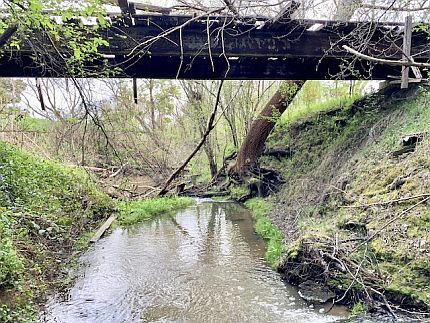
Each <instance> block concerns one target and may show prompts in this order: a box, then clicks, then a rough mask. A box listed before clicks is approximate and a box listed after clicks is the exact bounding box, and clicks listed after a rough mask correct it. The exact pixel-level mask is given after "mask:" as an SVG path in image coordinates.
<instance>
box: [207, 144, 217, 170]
mask: <svg viewBox="0 0 430 323" xmlns="http://www.w3.org/2000/svg"><path fill="white" fill-rule="evenodd" d="M204 150H205V153H206V156H207V157H208V162H209V168H210V171H211V178H214V177H215V176H216V174H217V173H218V166H217V164H216V160H215V156H214V152H213V149H212V147H211V145H210V143H205V145H204Z"/></svg>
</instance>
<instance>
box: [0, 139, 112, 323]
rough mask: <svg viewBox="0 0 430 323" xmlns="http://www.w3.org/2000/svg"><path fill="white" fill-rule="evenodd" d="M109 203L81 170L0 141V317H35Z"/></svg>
mask: <svg viewBox="0 0 430 323" xmlns="http://www.w3.org/2000/svg"><path fill="white" fill-rule="evenodd" d="M111 203H112V202H111V200H110V199H109V198H108V197H107V195H105V194H104V193H102V192H100V191H99V190H98V189H97V188H96V186H95V185H94V184H93V183H92V181H91V180H90V179H89V177H88V176H87V174H86V173H85V172H83V171H81V170H78V169H76V168H70V167H66V166H62V165H59V164H56V163H54V162H50V161H46V160H42V159H40V158H37V157H35V156H33V155H31V154H28V153H25V152H23V151H21V150H19V149H16V148H14V147H12V146H10V145H8V144H5V143H3V142H0V305H1V306H0V322H30V321H33V320H36V317H37V309H38V306H37V302H38V301H39V300H42V301H43V297H44V296H45V295H46V293H47V291H49V290H50V289H52V288H54V287H58V286H61V285H62V284H63V283H64V279H65V278H66V275H65V274H66V273H67V272H66V270H67V266H65V265H66V264H67V263H68V262H69V261H70V255H71V253H72V251H73V250H76V249H78V248H79V247H80V246H82V245H83V244H85V239H86V237H87V236H88V234H87V235H85V233H88V232H90V231H91V230H92V229H93V228H95V226H97V224H98V222H99V221H100V220H102V219H103V218H105V217H106V216H107V214H108V213H109V212H110V209H111V206H112V205H111ZM61 274H63V275H61Z"/></svg>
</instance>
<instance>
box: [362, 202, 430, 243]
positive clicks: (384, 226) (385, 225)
mask: <svg viewBox="0 0 430 323" xmlns="http://www.w3.org/2000/svg"><path fill="white" fill-rule="evenodd" d="M428 200H430V196H428V197H426V198H425V199H423V200H421V201H419V202H418V203H416V204H414V205H412V206H411V207H409V208H407V209H406V210H403V211H402V212H400V213H399V214H398V215H397V216H395V217H394V218H392V219H391V220H390V221H388V222H387V223H385V224H384V225H383V226H382V227H381V228H380V229H379V230H378V231H376V232H375V233H374V234H372V235H371V236H370V237H369V238H367V239H366V240H365V241H363V242H362V243H361V244H360V245H359V246H358V247H360V246H362V245H363V244H366V243H368V242H370V241H372V240H373V239H375V237H376V236H378V235H379V234H380V233H381V232H382V231H384V230H385V229H386V228H387V227H388V226H389V225H390V224H392V223H394V222H396V221H397V220H398V219H400V218H401V217H402V216H403V215H405V214H407V213H408V212H410V211H411V210H412V209H414V208H416V207H417V206H419V205H421V204H423V203H425V202H427V201H428ZM355 249H357V248H355Z"/></svg>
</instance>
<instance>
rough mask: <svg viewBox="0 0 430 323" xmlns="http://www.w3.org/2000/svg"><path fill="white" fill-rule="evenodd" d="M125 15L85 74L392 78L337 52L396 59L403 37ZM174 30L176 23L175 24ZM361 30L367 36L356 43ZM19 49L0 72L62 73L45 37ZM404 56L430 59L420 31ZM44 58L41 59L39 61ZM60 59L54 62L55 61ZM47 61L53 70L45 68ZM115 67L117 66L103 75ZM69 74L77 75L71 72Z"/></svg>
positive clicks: (350, 28)
mask: <svg viewBox="0 0 430 323" xmlns="http://www.w3.org/2000/svg"><path fill="white" fill-rule="evenodd" d="M193 19H195V18H193V17H184V16H163V15H161V16H155V15H146V16H142V15H140V16H137V15H136V16H133V19H132V20H130V21H128V23H129V24H128V25H127V26H125V24H124V22H127V21H124V20H122V21H119V22H117V23H115V25H114V26H113V27H111V28H109V29H108V30H104V31H103V32H102V33H101V35H102V37H103V38H105V39H107V40H108V41H109V44H110V45H109V47H106V48H103V49H102V53H103V54H104V57H105V60H104V61H98V62H92V63H91V65H90V64H88V66H86V70H87V73H88V74H87V75H81V76H91V77H106V76H108V77H131V78H165V79H174V78H178V79H234V80H240V79H290V80H291V79H293V80H294V79H295V80H298V79H304V80H308V79H314V80H325V79H333V78H337V79H374V80H383V79H387V78H389V77H392V76H395V77H396V76H400V71H401V68H400V67H393V66H388V65H378V64H370V63H369V62H367V61H361V60H358V59H357V58H356V57H354V56H352V55H351V54H349V53H347V52H346V51H345V50H343V49H342V45H344V44H346V45H349V46H351V47H353V48H356V49H358V50H360V51H361V52H363V53H365V54H368V55H371V56H375V57H381V58H388V59H391V60H400V59H401V58H402V53H401V51H400V48H401V47H402V39H403V34H402V33H401V32H399V31H398V29H395V28H394V29H392V28H387V27H384V26H377V25H374V24H368V23H348V24H339V23H337V22H325V24H324V25H322V24H321V25H320V26H319V28H317V29H316V30H314V31H312V26H314V25H315V22H298V21H294V20H288V21H286V22H283V23H268V20H266V21H264V20H261V21H258V19H257V20H256V19H255V18H252V19H248V20H246V21H241V22H238V21H236V20H234V19H233V18H232V17H204V18H201V19H195V20H193ZM178 27H181V28H178ZM363 34H366V35H367V34H371V35H372V36H371V37H369V38H367V39H366V45H365V46H362V42H363V41H364V39H361V38H360V37H362V35H363ZM31 41H33V42H36V43H37V45H38V46H36V47H37V48H43V50H42V51H39V52H38V53H37V59H36V61H35V60H34V54H35V52H34V51H33V50H31V48H34V47H35V46H34V43H33V44H30V43H29V44H28V45H25V44H24V46H22V49H21V50H20V51H19V52H9V53H6V54H5V55H3V56H2V57H0V77H64V76H70V71H68V70H67V67H66V66H65V64H64V63H61V62H62V61H63V60H64V58H62V57H61V58H57V63H56V64H49V60H52V59H55V57H54V56H55V53H56V52H57V51H56V50H55V49H54V48H53V47H52V45H50V44H49V42H48V41H47V40H43V39H37V38H36V39H35V40H31ZM412 44H413V46H412V55H415V56H414V58H415V60H416V61H428V60H429V59H430V52H429V51H427V52H426V50H427V49H429V43H428V40H427V37H426V35H424V34H414V35H413V39H412ZM44 62H48V63H44ZM58 62H60V63H58ZM52 66H55V69H54V68H52ZM116 67H119V68H120V71H119V72H117V73H115V74H113V73H109V75H107V73H106V71H111V70H113V69H114V68H116ZM75 76H77V75H75Z"/></svg>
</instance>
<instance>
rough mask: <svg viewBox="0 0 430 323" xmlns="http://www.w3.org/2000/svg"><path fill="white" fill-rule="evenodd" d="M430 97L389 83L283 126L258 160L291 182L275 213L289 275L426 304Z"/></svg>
mask: <svg viewBox="0 0 430 323" xmlns="http://www.w3.org/2000/svg"><path fill="white" fill-rule="evenodd" d="M429 125H430V94H429V92H428V89H425V88H415V89H410V90H408V91H407V92H399V91H394V90H386V91H384V92H380V93H378V94H374V95H371V96H369V97H366V98H365V99H362V100H360V101H359V102H356V103H355V104H354V105H352V106H351V107H349V108H344V109H333V110H331V111H328V112H324V113H321V114H318V115H316V116H313V117H312V118H309V119H305V120H301V121H299V122H296V123H294V124H284V125H281V126H279V127H278V128H277V129H276V131H275V132H274V133H273V135H272V137H271V139H270V144H269V145H268V146H269V148H276V149H284V150H288V151H290V152H291V154H289V156H288V157H287V158H281V159H279V158H268V157H262V165H263V166H265V167H271V168H273V169H276V170H278V171H279V172H281V173H282V176H283V178H284V179H285V181H286V184H284V185H283V188H282V191H281V192H280V193H278V194H276V196H275V197H274V204H275V207H274V209H273V211H271V212H270V215H269V217H270V219H271V220H272V221H273V222H274V224H275V225H276V226H277V227H278V228H280V229H281V231H282V232H283V233H284V235H285V237H286V245H287V247H286V256H285V258H284V259H283V261H282V263H281V264H280V266H279V270H280V271H281V272H282V273H283V275H284V277H285V279H286V280H287V281H289V282H291V283H295V284H298V283H301V282H304V281H306V280H308V279H312V280H316V281H318V282H321V283H323V284H327V285H328V286H329V287H330V288H331V289H332V290H333V291H335V292H336V294H337V296H336V298H335V299H336V301H337V302H340V303H349V304H357V303H360V302H362V303H365V304H367V305H368V306H370V307H381V308H385V309H386V310H388V311H390V312H391V311H395V310H401V311H412V312H416V311H428V309H429V306H430V256H429V255H430V209H429V205H430V204H429V200H430V195H429V194H430V138H429V136H428V131H429V127H430V126H429Z"/></svg>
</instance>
